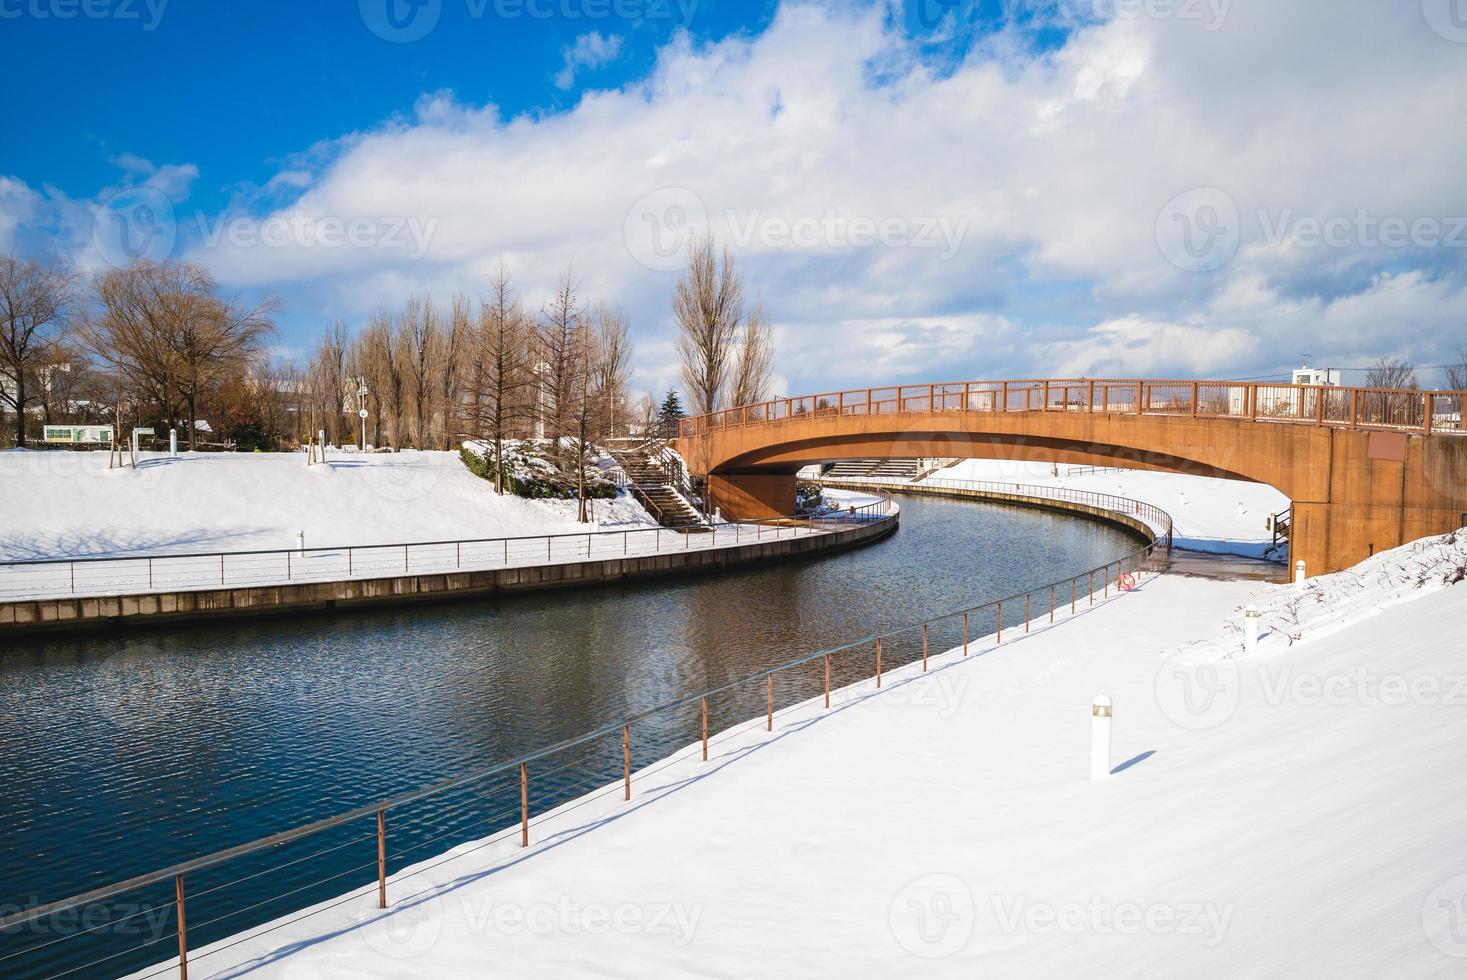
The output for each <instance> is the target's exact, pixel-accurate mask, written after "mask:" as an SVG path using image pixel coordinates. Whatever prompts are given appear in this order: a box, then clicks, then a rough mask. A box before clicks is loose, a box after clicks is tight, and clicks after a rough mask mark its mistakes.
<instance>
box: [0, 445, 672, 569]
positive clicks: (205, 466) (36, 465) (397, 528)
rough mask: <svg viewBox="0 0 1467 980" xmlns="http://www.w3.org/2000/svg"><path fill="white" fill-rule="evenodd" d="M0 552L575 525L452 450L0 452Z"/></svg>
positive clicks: (625, 502) (478, 533) (565, 510)
mask: <svg viewBox="0 0 1467 980" xmlns="http://www.w3.org/2000/svg"><path fill="white" fill-rule="evenodd" d="M0 497H3V499H4V500H5V501H6V521H5V529H4V531H3V533H0V559H3V560H17V559H26V558H50V557H82V556H104V555H116V554H129V553H131V554H138V553H155V554H166V553H174V554H177V553H181V552H207V551H239V550H253V549H265V548H294V547H299V546H300V539H299V538H298V536H297V535H298V533H299V532H301V531H304V532H305V544H306V546H307V547H315V546H337V545H368V544H387V543H395V542H402V541H450V540H457V539H461V538H490V537H500V536H509V535H531V534H555V533H570V532H577V531H585V530H588V528H587V525H585V524H578V523H576V520H575V517H576V502H575V501H573V500H525V499H522V498H519V497H514V496H510V495H504V496H499V495H497V494H495V493H494V492H493V488H492V487H490V486H489V485H488V484H486V483H485V482H484V481H483V480H481V479H479V478H478V477H476V476H474V475H473V474H471V473H470V472H469V471H468V469H467V468H465V467H464V465H463V463H462V462H461V461H460V459H459V457H458V454H457V453H450V452H411V451H409V452H402V453H380V454H377V453H367V454H355V453H343V454H340V455H338V454H335V453H333V454H332V455H331V456H330V458H329V459H328V461H327V463H326V464H325V465H316V466H307V465H306V457H305V454H304V453H197V454H189V453H184V454H182V455H180V456H177V457H170V456H168V455H167V454H164V453H144V454H142V456H141V457H140V459H139V465H138V467H137V469H132V468H125V469H117V470H108V469H107V453H105V452H90V453H77V452H5V453H0ZM593 516H594V520H595V528H597V529H606V528H621V527H643V526H650V525H655V523H656V522H655V521H653V520H652V518H651V516H650V515H648V513H647V512H646V510H645V509H643V507H642V506H641V504H639V503H638V502H637V501H636V500H635V499H633V498H631V497H628V496H622V497H620V498H618V499H616V500H598V501H594V515H593Z"/></svg>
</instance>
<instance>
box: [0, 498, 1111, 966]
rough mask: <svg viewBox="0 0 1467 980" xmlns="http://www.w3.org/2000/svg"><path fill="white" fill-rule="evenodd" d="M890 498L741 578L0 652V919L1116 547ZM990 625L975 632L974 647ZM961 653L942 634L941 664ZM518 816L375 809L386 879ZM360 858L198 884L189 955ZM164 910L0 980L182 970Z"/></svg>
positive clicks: (67, 937)
mask: <svg viewBox="0 0 1467 980" xmlns="http://www.w3.org/2000/svg"><path fill="white" fill-rule="evenodd" d="M898 500H899V501H900V503H901V506H902V521H901V529H900V530H899V531H898V532H897V533H896V534H895V535H893V536H892V537H890V538H887V539H886V540H884V541H882V542H880V543H878V544H875V545H873V546H870V547H867V548H862V549H858V550H855V551H851V552H847V553H843V554H839V555H834V556H831V557H828V558H820V559H814V560H811V561H807V562H802V563H791V564H781V565H775V566H771V567H769V568H766V569H761V570H754V571H742V572H735V573H731V574H727V575H723V576H717V577H700V578H695V579H689V580H687V581H677V580H667V581H660V582H653V583H644V584H640V585H637V586H630V587H626V588H598V589H590V590H582V591H569V592H560V593H549V594H544V595H528V596H524V595H522V596H514V597H509V598H503V599H485V600H482V601H466V602H461V603H453V604H443V605H433V606H416V607H399V608H392V609H382V610H379V611H368V612H354V613H351V614H342V615H325V614H323V615H318V616H302V617H279V618H270V619H262V620H254V621H243V622H237V623H233V624H227V625H220V624H215V625H206V626H197V627H183V626H180V627H176V628H170V629H166V630H157V631H150V632H137V633H127V634H120V635H115V636H104V635H77V636H73V637H56V638H41V639H34V640H26V641H18V642H16V641H10V642H7V644H6V646H5V648H4V649H3V652H0V712H3V717H4V719H5V723H4V726H3V730H0V753H3V755H0V757H3V759H4V770H3V771H4V779H3V780H0V868H3V869H4V874H3V892H0V904H3V905H4V908H3V909H0V914H6V913H9V912H13V911H16V910H17V909H18V908H20V907H23V906H30V905H35V904H40V903H45V902H48V901H52V900H55V899H59V898H63V897H67V896H70V895H73V894H77V893H80V892H83V891H86V890H87V889H89V888H94V887H98V886H101V885H104V884H109V883H112V882H115V881H118V880H121V879H125V878H128V877H130V876H133V875H138V874H142V873H145V872H149V871H153V870H157V869H159V868H163V867H166V866H168V865H171V864H174V863H177V862H181V861H184V860H187V859H189V858H192V857H196V856H199V855H202V854H207V853H210V852H213V851H216V850H219V849H222V848H226V847H230V846H234V845H238V844H242V843H246V842H248V841H252V840H255V839H257V838H260V837H264V836H267V835H269V834H272V833H276V832H278V831H283V830H287V829H289V828H292V827H295V826H298V825H300V824H303V823H306V822H309V821H312V820H317V819H321V818H324V817H329V816H332V815H335V814H338V813H342V812H344V811H347V810H351V809H354V808H356V807H358V806H362V805H365V804H368V803H373V802H376V801H378V800H381V799H385V798H387V797H391V796H394V795H396V794H401V793H404V792H406V791H409V790H412V789H416V788H418V787H422V786H426V785H429V784H431V783H434V782H436V781H439V780H442V779H445V778H447V777H450V776H454V775H457V774H460V773H463V772H466V771H470V770H473V769H477V768H481V767H484V766H486V765H489V764H492V763H494V762H498V761H501V760H504V759H510V758H513V757H514V756H516V755H518V754H520V753H523V752H526V751H529V750H531V749H534V748H537V747H540V746H543V745H545V744H547V743H551V742H554V741H557V740H559V739H563V738H566V737H569V736H573V735H578V734H581V733H583V732H586V731H590V730H594V729H596V728H598V727H601V726H604V725H607V724H610V723H614V722H616V721H618V720H619V719H621V718H622V717H624V716H626V715H628V714H630V713H633V712H636V711H638V710H641V709H645V708H648V707H651V706H654V705H657V704H661V703H664V702H668V701H672V700H675V699H677V698H679V697H682V696H687V695H691V694H695V693H697V692H699V691H702V690H705V689H707V688H710V687H714V686H716V685H718V684H720V683H723V682H726V681H729V680H733V679H735V678H738V677H741V676H743V675H746V674H748V673H750V672H753V671H755V670H758V669H760V668H762V667H768V666H772V665H775V664H778V663H781V662H784V661H788V660H791V659H794V658H795V657H797V656H799V655H801V654H805V653H809V652H812V651H815V650H819V649H822V648H825V647H829V646H832V645H835V644H837V643H839V642H842V641H846V640H853V639H857V638H859V637H861V636H863V635H866V634H868V633H870V632H872V631H875V630H878V629H887V628H891V627H895V626H899V625H902V624H904V623H909V622H913V621H917V620H920V619H923V618H927V617H929V616H931V615H934V614H937V613H939V612H945V611H948V610H953V609H958V608H962V607H965V606H971V605H975V604H977V603H979V602H982V601H985V600H989V599H995V598H999V597H1002V596H1006V595H1011V594H1014V593H1017V592H1023V591H1025V590H1028V589H1031V588H1036V587H1038V586H1040V585H1044V584H1047V583H1049V582H1052V581H1055V580H1058V579H1063V578H1065V577H1067V576H1069V575H1071V574H1074V573H1077V572H1080V571H1083V570H1086V569H1090V568H1092V567H1095V566H1098V565H1101V564H1104V563H1106V562H1109V561H1113V560H1115V559H1117V558H1119V557H1120V556H1122V555H1124V554H1127V553H1129V552H1131V551H1133V550H1134V549H1135V547H1136V541H1135V539H1134V538H1133V537H1131V536H1128V535H1126V534H1124V533H1122V532H1120V531H1119V530H1116V529H1115V528H1112V527H1109V526H1106V525H1102V524H1099V523H1095V522H1092V521H1088V520H1082V519H1079V518H1075V517H1069V516H1064V515H1059V514H1052V513H1048V512H1043V511H1036V510H1025V509H1019V508H1012V507H1005V506H1000V505H990V504H980V503H973V502H967V501H956V500H942V499H935V498H923V497H899V498H898ZM991 626H992V624H991V623H989V622H982V621H979V620H977V619H976V618H975V620H974V623H973V628H974V633H975V635H977V634H979V633H982V632H985V631H987V630H989V629H991ZM957 628H958V627H957V626H956V625H955V626H954V630H952V631H948V632H940V631H939V632H935V633H934V636H933V642H934V649H935V650H940V649H945V648H948V647H951V646H953V645H956V644H957V643H958V642H960V639H959V636H958V635H957V633H956V629H957ZM948 633H951V635H948ZM916 655H917V651H916V649H915V648H914V647H913V645H912V644H905V645H903V644H893V645H891V647H890V648H889V649H888V650H887V651H886V653H885V656H886V658H887V659H886V664H887V666H888V668H889V667H891V666H895V665H897V664H899V663H903V662H906V661H909V660H910V659H912V658H913V657H914V656H916ZM870 671H871V664H870V663H869V662H867V660H865V659H864V658H857V657H855V656H846V657H842V658H836V661H835V662H834V663H833V665H832V681H833V683H837V684H838V683H842V682H846V681H850V680H854V679H857V678H860V677H865V676H869V674H870ZM790 673H791V676H789V677H783V676H782V677H781V680H780V688H779V689H778V694H777V700H778V701H780V702H782V703H790V702H792V701H794V700H797V699H799V698H802V697H809V696H813V695H814V694H815V693H817V692H818V690H819V681H818V679H817V678H816V677H815V675H814V674H813V673H812V672H810V671H793V672H790ZM762 711H763V695H762V688H761V689H760V691H755V690H753V689H750V690H749V691H748V692H745V693H739V694H736V695H732V696H728V697H724V698H722V699H719V700H718V701H716V702H715V703H714V705H713V708H712V714H713V717H712V719H711V722H710V724H711V727H712V729H713V730H717V729H718V728H720V727H723V726H726V725H728V724H731V723H733V722H736V721H739V720H742V719H744V718H748V717H751V716H753V715H757V714H760V713H762ZM697 732H698V720H697V718H696V716H695V714H694V712H693V711H682V712H672V713H667V714H665V715H663V716H659V717H658V718H656V719H653V720H650V721H647V722H644V723H642V724H641V725H639V726H638V727H637V728H635V729H634V731H633V735H632V742H633V745H632V749H633V764H634V765H636V766H640V765H645V764H647V763H649V762H651V761H653V760H655V759H657V758H660V757H662V756H664V755H666V754H667V753H668V752H670V751H673V750H675V749H677V748H679V747H681V746H683V745H686V744H688V743H690V742H692V741H693V740H695V739H696V737H697ZM542 769H543V771H540V772H536V771H532V772H531V782H532V787H533V791H532V794H531V796H532V813H537V812H543V811H544V810H546V809H549V808H550V807H552V806H554V805H556V804H558V803H561V802H564V801H565V800H567V799H569V798H572V797H574V796H575V795H578V794H580V793H583V792H585V791H587V790H589V789H593V788H596V787H598V786H601V785H604V784H606V783H607V782H610V781H612V780H614V779H616V778H617V777H618V776H619V774H620V771H621V744H620V736H619V735H618V736H616V737H615V738H614V739H609V740H606V741H605V742H604V744H597V745H593V746H589V747H584V748H582V749H577V750H575V751H573V752H570V753H568V754H567V756H566V758H564V759H557V760H554V761H551V762H547V763H546V764H545V765H544V766H543V767H542ZM518 803H519V787H518V778H517V777H515V778H514V779H497V778H496V779H491V780H487V781H484V782H481V783H476V784H473V785H471V786H468V787H466V788H464V789H462V790H455V791H453V792H451V793H448V794H444V795H442V796H439V797H435V798H433V799H430V800H425V801H421V802H418V803H414V804H411V805H409V806H407V807H404V808H402V809H401V810H395V811H392V812H391V813H390V815H389V832H388V836H389V842H390V843H389V848H388V852H389V871H392V870H394V869H396V868H400V867H403V866H405V865H407V864H410V863H413V862H416V861H421V860H424V859H426V858H429V857H432V856H433V855H434V854H437V853H439V852H441V851H443V850H446V849H448V848H449V847H452V846H454V845H456V844H459V843H462V842H465V841H469V840H473V839H476V838H479V837H483V836H485V835H487V834H488V833H490V832H492V831H494V830H497V829H501V828H504V827H507V826H510V825H511V824H513V823H514V822H515V820H516V817H517V814H518V809H517V808H518ZM374 834H375V825H374V824H373V823H372V822H371V821H370V820H364V821H360V822H357V823H355V824H351V825H347V826H345V827H341V828H337V829H334V830H332V831H329V832H326V833H323V834H320V835H317V836H313V837H311V838H309V839H307V840H304V841H298V842H295V843H291V844H288V845H285V846H282V847H280V848H275V849H272V850H271V851H269V852H267V853H266V854H264V855H257V856H254V857H249V858H244V859H240V860H237V861H233V862H230V863H229V864H227V865H225V866H223V867H221V868H217V869H213V870H208V871H203V872H199V873H198V874H196V875H193V876H191V877H190V880H189V882H188V889H189V894H190V899H189V906H188V920H189V934H190V936H189V938H190V946H191V947H198V946H201V945H203V944H205V943H207V942H211V941H215V940H217V939H220V938H222V937H224V936H228V935H230V934H233V933H235V932H238V931H240V930H242V929H245V928H248V927H250V926H252V925H255V924H258V923H260V922H264V921H267V920H269V919H271V918H275V917H278V916H280V915H284V914H286V913H289V912H292V911H295V910H297V909H301V908H304V907H306V906H308V905H311V904H313V903H316V902H320V901H323V900H325V899H328V898H330V897H332V896H335V895H340V894H342V893H344V892H346V891H348V890H349V889H352V888H356V887H358V886H361V885H364V884H366V883H368V882H370V881H372V880H374V879H375V860H376V844H375V835H374ZM171 897H172V886H171V885H169V886H167V887H163V886H151V887H149V888H145V889H142V890H140V891H139V892H137V893H134V894H131V895H129V896H126V897H123V898H118V899H113V900H109V901H107V902H105V903H99V904H98V906H97V907H95V908H91V909H87V910H84V911H85V912H86V913H87V914H89V915H91V916H93V918H86V917H85V916H84V915H78V914H71V915H67V916H57V917H55V918H54V919H53V920H48V921H46V922H42V923H38V924H35V925H33V926H30V927H26V928H23V929H21V930H20V931H18V932H8V933H6V934H4V935H0V975H6V976H29V975H50V974H54V973H61V972H64V971H67V970H76V971H77V972H76V973H74V974H72V975H76V976H109V975H117V974H119V973H123V972H128V971H130V970H135V969H138V968H140V967H143V966H146V965H148V964H150V963H155V962H159V961H162V960H165V959H167V958H168V957H169V956H171V955H174V954H175V952H176V940H175V938H174V932H173V929H174V923H173V919H172V913H171V910H170V909H169V908H168V903H169V900H170V899H171ZM154 907H158V909H159V911H151V912H150V911H148V910H149V909H151V908H154ZM135 912H140V913H142V914H138V915H135V916H134V917H133V918H131V919H125V920H122V921H118V919H119V918H120V917H121V916H126V915H128V914H129V913H135ZM108 923H110V924H108ZM94 926H97V927H98V928H95V929H94V931H91V932H86V931H85V930H87V929H89V928H91V927H94ZM57 940H63V941H57ZM17 954H19V955H17ZM4 957H8V959H7V958H4ZM207 966H208V961H207V958H205V959H204V960H202V961H200V962H199V967H200V969H203V970H205V971H207Z"/></svg>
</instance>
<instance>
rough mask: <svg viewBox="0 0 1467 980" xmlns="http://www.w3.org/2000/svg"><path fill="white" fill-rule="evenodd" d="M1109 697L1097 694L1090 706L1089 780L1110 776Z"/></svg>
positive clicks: (1110, 703) (1110, 706) (1110, 704)
mask: <svg viewBox="0 0 1467 980" xmlns="http://www.w3.org/2000/svg"><path fill="white" fill-rule="evenodd" d="M1111 709H1112V702H1111V699H1110V695H1108V694H1097V695H1096V696H1095V702H1094V703H1093V704H1092V705H1091V706H1090V778H1091V779H1105V778H1107V777H1108V776H1110V716H1111Z"/></svg>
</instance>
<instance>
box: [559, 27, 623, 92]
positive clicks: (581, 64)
mask: <svg viewBox="0 0 1467 980" xmlns="http://www.w3.org/2000/svg"><path fill="white" fill-rule="evenodd" d="M562 54H563V56H564V57H565V67H563V68H562V69H561V70H560V71H559V72H557V73H556V75H555V87H556V88H558V89H561V90H562V91H564V90H565V89H569V88H570V87H571V86H572V85H574V84H575V82H576V72H578V71H580V70H581V69H582V68H601V67H603V66H605V65H609V64H611V63H612V62H613V61H615V60H616V56H617V55H619V54H621V37H620V35H617V34H613V35H611V36H610V37H607V36H606V35H604V34H602V33H601V32H600V31H590V32H589V33H586V34H582V35H581V36H580V37H578V38H576V43H575V44H574V45H573V46H572V47H569V48H566V49H565V50H564V51H563V52H562Z"/></svg>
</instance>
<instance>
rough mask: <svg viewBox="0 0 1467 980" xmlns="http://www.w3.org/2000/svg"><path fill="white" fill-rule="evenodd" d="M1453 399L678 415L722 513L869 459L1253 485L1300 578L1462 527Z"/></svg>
mask: <svg viewBox="0 0 1467 980" xmlns="http://www.w3.org/2000/svg"><path fill="white" fill-rule="evenodd" d="M1464 394H1467V393H1464V392H1460V391H1404V390H1385V389H1377V388H1343V387H1335V386H1304V385H1277V384H1248V383H1243V382H1229V381H1137V380H1124V381H1117V380H1089V379H1067V380H1049V381H969V382H958V383H949V384H932V385H904V386H900V387H887V388H861V389H855V390H851V391H838V392H830V393H827V394H821V395H807V396H803V397H800V398H783V399H778V400H775V401H770V402H764V403H762V404H759V405H746V406H743V407H740V408H732V409H728V410H727V411H723V412H716V413H714V414H712V415H703V416H699V417H696V418H690V419H685V420H684V421H683V423H682V428H681V431H680V434H679V438H678V449H679V451H680V452H682V454H683V456H684V457H685V458H686V459H687V461H688V466H689V469H690V470H691V471H692V472H693V473H695V474H697V475H699V476H704V477H706V478H707V481H708V494H709V497H710V500H709V503H710V506H717V507H719V508H721V509H722V511H723V513H724V514H725V515H727V516H729V517H737V518H740V519H752V518H761V517H773V516H777V515H780V514H787V513H790V512H791V511H792V509H793V507H794V497H795V473H796V471H797V470H799V469H800V468H801V467H803V466H807V465H810V464H812V463H822V462H832V461H838V460H843V459H865V458H871V457H883V456H896V457H977V458H988V459H1021V460H1040V461H1046V462H1057V463H1079V464H1087V463H1088V464H1099V465H1108V466H1126V467H1130V468H1133V469H1146V470H1165V471H1169V472H1175V473H1188V474H1194V475H1200V476H1212V477H1223V478H1227V479H1235V480H1251V481H1254V482H1257V483H1267V484H1270V485H1271V486H1274V487H1276V488H1278V489H1279V490H1280V491H1282V492H1283V493H1284V494H1285V495H1287V496H1288V497H1290V498H1291V499H1292V500H1293V502H1294V518H1293V528H1292V532H1291V544H1292V548H1293V556H1294V557H1295V558H1303V559H1304V560H1305V561H1306V562H1307V563H1308V570H1309V573H1310V574H1311V575H1313V574H1320V573H1322V572H1330V571H1337V570H1339V569H1341V568H1345V567H1347V566H1349V565H1352V564H1354V563H1355V562H1358V561H1360V560H1361V559H1364V558H1366V557H1368V556H1369V555H1371V554H1373V553H1375V552H1376V551H1381V550H1385V549H1387V548H1393V547H1396V546H1397V545H1400V544H1404V543H1405V542H1407V541H1410V540H1413V539H1415V538H1418V537H1422V536H1424V535H1428V534H1439V533H1443V532H1446V531H1450V530H1453V529H1456V528H1458V527H1462V526H1464V525H1467V427H1464V424H1463V420H1462V407H1463V399H1464Z"/></svg>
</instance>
